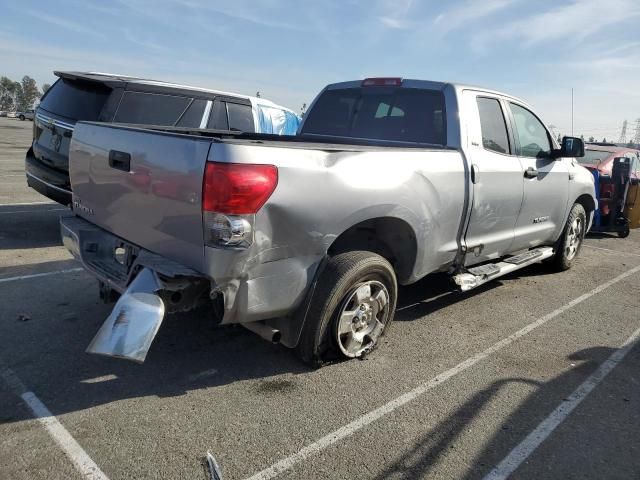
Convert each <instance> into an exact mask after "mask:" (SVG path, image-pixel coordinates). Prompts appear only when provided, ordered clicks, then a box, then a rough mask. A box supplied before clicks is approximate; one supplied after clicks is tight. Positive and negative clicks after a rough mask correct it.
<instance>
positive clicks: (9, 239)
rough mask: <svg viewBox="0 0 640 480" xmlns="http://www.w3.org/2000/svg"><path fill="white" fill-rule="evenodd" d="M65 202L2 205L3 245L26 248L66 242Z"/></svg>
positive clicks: (0, 231) (0, 228)
mask: <svg viewBox="0 0 640 480" xmlns="http://www.w3.org/2000/svg"><path fill="white" fill-rule="evenodd" d="M64 208H65V207H64V206H63V205H58V204H56V203H51V204H42V205H1V206H0V249H2V250H7V249H24V248H41V247H54V246H59V245H62V240H61V239H60V225H59V224H60V214H64V213H66V212H65V211H64V210H61V209H64Z"/></svg>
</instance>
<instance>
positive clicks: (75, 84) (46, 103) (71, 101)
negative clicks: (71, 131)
mask: <svg viewBox="0 0 640 480" xmlns="http://www.w3.org/2000/svg"><path fill="white" fill-rule="evenodd" d="M110 93H111V89H110V88H109V87H107V86H105V85H102V84H100V83H95V82H79V81H75V80H69V79H66V78H61V79H60V80H58V81H57V82H56V83H54V84H53V86H52V87H51V88H50V89H49V90H47V94H46V95H45V96H44V97H43V98H42V101H41V102H40V108H42V109H44V110H46V111H48V112H50V113H53V114H55V115H60V116H63V117H67V118H69V119H73V120H97V119H98V116H99V115H100V111H101V110H102V107H103V106H104V104H105V102H106V101H107V98H109V94H110Z"/></svg>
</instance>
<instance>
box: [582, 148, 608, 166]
mask: <svg viewBox="0 0 640 480" xmlns="http://www.w3.org/2000/svg"><path fill="white" fill-rule="evenodd" d="M612 153H615V152H611V151H602V150H585V152H584V157H582V158H578V162H579V163H580V164H581V165H593V166H596V165H598V164H599V163H600V162H603V161H605V160H606V159H607V158H609V157H610V156H611V154H612Z"/></svg>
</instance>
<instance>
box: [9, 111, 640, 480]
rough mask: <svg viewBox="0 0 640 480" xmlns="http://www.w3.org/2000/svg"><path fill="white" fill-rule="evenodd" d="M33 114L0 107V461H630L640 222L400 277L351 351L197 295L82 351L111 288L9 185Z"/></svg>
mask: <svg viewBox="0 0 640 480" xmlns="http://www.w3.org/2000/svg"><path fill="white" fill-rule="evenodd" d="M31 125H32V124H31V122H20V121H19V120H14V119H6V118H0V292H1V297H2V300H3V301H2V302H0V478H3V479H4V478H7V479H9V478H11V479H40V478H42V479H45V478H46V479H51V478H103V479H104V478H109V479H128V478H189V479H198V478H202V479H206V478H209V477H208V476H207V472H206V470H205V468H204V466H203V457H204V455H205V454H206V452H207V451H210V452H211V453H212V454H213V455H214V456H215V458H216V460H217V462H218V463H219V464H220V467H221V469H222V473H223V478H225V479H243V478H254V479H258V478H260V479H266V478H283V479H284V478H287V479H300V478H305V479H306V478H310V479H315V478H320V479H325V478H326V479H330V478H354V479H360V478H363V479H364V478H376V479H386V478H392V479H409V478H442V479H445V478H446V479H450V478H465V479H474V478H484V477H485V476H487V475H489V474H490V473H491V475H492V476H491V477H490V478H507V477H508V476H511V478H537V479H552V478H581V479H583V478H593V479H602V478H620V479H627V478H640V436H639V435H638V432H639V431H640V413H639V412H640V345H638V343H637V339H638V336H639V335H640V331H639V330H638V329H639V328H640V314H639V312H640V233H639V232H637V231H632V233H631V236H630V237H629V238H627V239H624V240H622V239H618V238H617V237H614V236H608V235H601V236H597V237H595V236H590V237H589V238H587V239H586V241H585V245H584V247H583V249H582V251H581V253H580V256H579V259H578V261H577V263H576V264H575V266H574V268H572V269H571V270H569V271H567V272H564V273H560V274H551V273H549V272H548V271H547V270H546V269H545V268H544V267H543V266H541V265H539V266H533V267H530V268H528V269H525V270H522V271H519V272H517V273H516V274H513V275H510V276H508V277H506V278H503V279H500V280H498V281H495V282H492V283H489V284H487V285H485V286H484V287H483V288H481V289H479V290H477V291H473V292H470V293H469V294H460V293H455V292H453V291H452V290H451V289H450V286H449V284H448V282H447V279H446V278H444V277H442V276H438V275H434V276H430V277H428V278H426V279H424V280H423V281H421V282H419V283H418V284H415V285H412V286H410V287H404V288H402V289H401V291H400V305H399V311H398V313H397V315H396V322H395V323H394V325H393V326H392V328H391V329H390V331H389V332H388V334H387V335H386V336H385V338H384V341H383V344H382V345H381V346H380V348H379V349H378V350H377V351H376V352H375V353H374V354H372V355H370V356H368V357H367V358H365V359H364V360H362V361H350V362H342V363H337V364H334V365H330V366H327V367H325V368H322V369H320V370H310V369H308V368H306V367H305V366H303V365H302V364H301V363H299V362H298V361H297V360H296V359H295V357H294V356H293V355H292V354H291V352H289V351H288V350H287V349H285V348H284V347H281V346H278V345H271V344H268V343H267V342H265V341H263V340H261V339H260V338H258V337H257V336H255V335H254V334H252V333H250V332H248V331H246V330H244V329H241V328H218V329H215V328H213V327H212V325H211V322H210V320H209V319H207V318H205V317H204V316H203V315H202V314H198V312H195V313H189V314H180V315H174V316H170V317H168V318H167V319H166V320H165V322H164V324H163V326H162V327H161V329H160V332H159V334H158V336H157V338H156V340H155V342H154V344H153V346H152V348H151V351H150V353H149V355H148V357H147V360H146V362H145V363H144V364H142V365H137V364H133V363H128V362H125V361H122V360H115V359H109V358H102V357H96V356H91V355H87V354H85V353H84V349H85V348H86V347H87V345H88V344H89V342H90V340H91V339H92V337H93V335H94V334H95V333H96V331H97V330H98V328H99V326H100V325H101V324H102V322H103V321H104V319H105V318H106V316H107V315H108V313H109V311H110V308H111V307H110V306H109V305H104V304H102V303H100V301H99V300H98V289H97V283H96V281H95V280H93V278H92V277H91V276H89V275H88V274H86V273H84V272H83V271H82V270H81V269H80V268H79V267H80V266H79V264H78V263H77V262H75V261H74V260H73V259H72V258H71V256H70V255H69V254H68V253H67V252H66V250H65V249H64V248H63V247H62V246H61V243H60V239H59V233H58V218H59V216H60V215H61V214H63V215H64V214H68V212H67V211H66V209H64V208H63V207H61V206H60V205H57V204H54V203H51V202H49V201H48V200H47V199H46V198H44V197H42V196H40V195H38V194H37V193H35V192H34V191H33V190H31V189H28V188H27V187H26V182H25V178H24V171H23V159H24V153H25V151H26V149H27V148H28V145H29V143H30V136H31ZM41 407H42V408H41ZM43 408H44V410H43ZM34 410H35V413H34ZM36 416H40V417H41V418H40V419H37V418H36ZM532 432H533V433H532ZM514 449H516V450H515V451H514ZM511 452H514V453H513V454H511ZM497 466H499V468H498V469H496V470H494V468H495V467H497Z"/></svg>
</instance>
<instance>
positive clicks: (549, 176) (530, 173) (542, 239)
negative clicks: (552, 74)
mask: <svg viewBox="0 0 640 480" xmlns="http://www.w3.org/2000/svg"><path fill="white" fill-rule="evenodd" d="M508 105H509V109H510V113H511V115H510V117H511V121H512V125H513V132H514V137H515V143H516V148H517V151H518V154H519V157H520V162H521V163H522V167H523V170H524V172H523V177H522V181H523V190H524V197H523V201H522V208H521V210H520V214H519V215H518V220H517V222H516V226H515V231H514V240H513V244H512V246H511V250H520V249H524V248H531V247H536V246H538V245H545V244H546V245H549V244H551V243H553V242H554V241H555V240H556V239H557V238H558V237H559V236H560V233H561V232H562V229H563V228H564V223H565V220H566V216H567V215H568V207H569V205H568V201H569V180H570V179H569V163H568V162H570V161H571V160H569V159H563V158H558V159H553V158H552V156H551V152H552V149H553V142H552V140H551V135H549V132H548V131H547V129H546V128H545V126H544V124H543V123H542V122H541V121H540V120H539V119H538V117H536V116H535V115H534V114H533V113H532V112H531V111H530V110H528V109H527V108H525V107H524V106H522V105H519V104H517V103H514V102H509V104H508Z"/></svg>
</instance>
